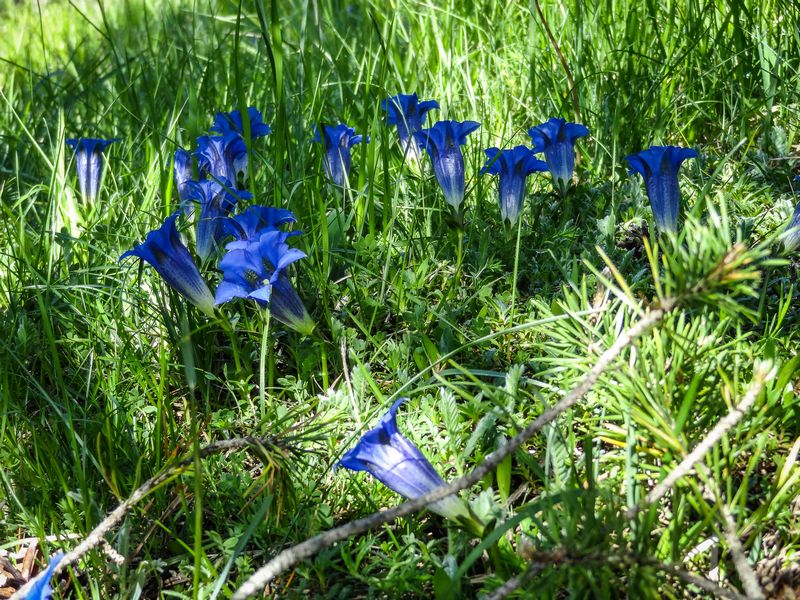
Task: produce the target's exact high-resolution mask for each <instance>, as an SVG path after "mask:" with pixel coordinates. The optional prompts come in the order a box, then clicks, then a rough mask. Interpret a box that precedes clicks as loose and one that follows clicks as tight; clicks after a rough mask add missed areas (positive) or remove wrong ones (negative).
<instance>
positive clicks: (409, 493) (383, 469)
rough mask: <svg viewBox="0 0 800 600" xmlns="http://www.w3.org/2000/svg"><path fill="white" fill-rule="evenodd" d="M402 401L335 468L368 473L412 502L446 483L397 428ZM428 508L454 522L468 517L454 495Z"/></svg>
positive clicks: (402, 399)
mask: <svg viewBox="0 0 800 600" xmlns="http://www.w3.org/2000/svg"><path fill="white" fill-rule="evenodd" d="M405 400H407V398H400V399H399V400H397V401H396V402H395V403H394V404H392V407H391V408H390V409H389V412H387V413H386V414H385V415H383V416H382V417H381V420H380V423H378V426H377V427H375V428H374V429H371V430H369V431H368V432H367V433H365V434H364V435H363V436H362V437H361V439H360V440H359V441H358V443H357V444H356V445H355V446H354V447H353V448H351V449H350V450H348V451H347V453H346V454H345V455H344V456H343V457H342V460H340V461H339V463H338V465H337V466H342V467H345V468H346V469H350V470H352V471H367V472H368V473H369V474H370V475H372V476H373V477H374V478H375V479H377V480H378V481H380V482H381V483H382V484H383V485H385V486H386V487H388V488H389V489H390V490H392V491H395V492H397V493H398V494H400V495H401V496H403V497H405V498H411V499H413V498H419V497H420V496H424V495H425V494H427V493H428V492H432V491H433V490H435V489H437V488H439V487H441V486H443V485H444V484H445V482H444V480H443V479H442V478H441V476H440V475H439V473H437V472H436V470H435V469H434V468H433V465H431V463H430V462H429V461H428V459H427V458H425V456H423V454H422V452H420V450H419V448H417V447H416V446H415V445H414V444H412V443H411V442H410V441H409V440H408V439H407V438H405V437H404V436H403V435H402V434H401V433H400V431H399V430H398V429H397V409H398V408H399V407H400V405H401V404H402V403H403V402H404V401H405ZM429 508H430V509H431V510H432V511H434V512H436V513H438V514H440V515H442V516H443V517H445V518H448V519H452V520H454V521H459V520H469V518H470V516H469V511H468V510H467V507H466V506H465V505H464V503H463V502H462V501H461V500H460V499H459V498H458V497H457V496H448V497H447V498H445V499H443V500H439V501H438V502H434V503H433V504H431V505H430V506H429Z"/></svg>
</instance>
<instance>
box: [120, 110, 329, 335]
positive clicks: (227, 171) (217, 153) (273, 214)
mask: <svg viewBox="0 0 800 600" xmlns="http://www.w3.org/2000/svg"><path fill="white" fill-rule="evenodd" d="M211 131H212V132H213V133H214V134H215V135H206V136H202V137H200V138H198V139H197V149H196V150H195V151H194V152H193V153H192V154H190V153H189V152H187V151H186V150H183V149H181V148H179V149H178V150H176V151H175V159H174V173H175V187H176V188H177V190H178V196H179V198H180V201H181V206H182V208H183V210H182V211H180V210H179V211H176V212H175V213H173V214H172V215H170V216H169V217H167V219H166V220H165V221H164V223H163V225H162V226H161V227H159V228H158V229H156V230H154V231H151V232H150V233H149V234H148V235H147V238H146V239H145V241H144V242H143V243H141V244H139V245H138V246H136V247H135V248H133V249H132V250H129V251H128V252H125V253H124V254H123V255H122V256H121V257H120V260H122V259H123V258H125V257H127V256H135V257H138V258H140V259H142V260H144V261H145V262H147V263H149V264H150V265H152V266H153V267H154V268H155V269H156V271H157V272H158V273H159V274H160V275H161V277H162V278H163V279H164V281H166V282H167V283H168V284H169V285H170V286H171V287H172V288H174V289H175V290H176V291H177V292H178V293H179V294H181V295H182V296H183V297H184V298H186V299H187V300H189V301H190V302H192V303H193V304H194V305H195V306H197V307H198V308H199V309H200V310H202V311H203V312H205V313H208V314H212V313H213V311H214V306H216V305H220V304H224V303H226V302H230V301H231V300H233V299H235V298H245V299H250V300H253V301H255V302H256V303H258V304H259V305H260V306H269V308H270V312H271V314H272V315H273V316H274V317H275V318H276V319H277V320H278V321H280V322H282V323H284V324H285V325H287V326H288V327H290V328H292V329H294V330H296V331H299V332H300V333H303V334H310V333H311V332H312V331H313V330H314V322H313V321H312V319H311V317H310V315H309V314H308V311H307V310H306V307H305V305H304V304H303V302H302V300H301V299H300V297H299V295H298V294H297V291H296V290H295V288H294V286H292V284H291V282H290V281H289V277H288V274H287V269H288V267H289V265H291V264H293V263H294V262H296V261H298V260H300V259H301V258H304V257H305V256H306V255H305V253H304V252H302V251H301V250H298V249H297V248H292V247H291V246H290V245H289V244H288V243H287V240H288V239H289V238H291V237H294V236H296V235H299V234H300V232H298V231H294V232H287V231H282V230H281V229H280V228H281V227H282V226H283V225H287V224H291V223H294V222H295V221H296V219H295V217H294V215H293V214H292V213H291V212H290V211H288V210H286V209H282V208H273V207H266V206H250V207H248V208H247V209H246V210H244V211H242V212H241V213H239V214H236V215H234V214H233V211H234V210H235V208H236V207H237V206H239V204H240V203H241V202H242V201H247V200H251V199H252V195H251V194H250V193H249V192H247V191H246V190H245V189H244V182H245V180H246V178H247V169H248V154H247V148H248V143H247V142H246V141H245V136H249V138H248V141H249V142H250V143H252V142H253V140H255V139H257V138H260V137H263V136H265V135H268V134H269V133H270V128H269V127H268V126H267V125H266V124H265V123H264V121H263V117H262V115H261V113H260V112H259V111H258V110H257V109H256V108H253V107H250V108H248V110H247V118H246V120H245V119H244V118H243V116H242V113H241V112H240V111H238V110H234V111H232V112H230V113H219V114H217V116H216V118H215V120H214V126H213V127H212V128H211ZM193 159H196V161H197V171H198V178H197V179H194V178H193V171H194V165H193V162H194V160H193ZM181 212H183V215H184V216H185V218H187V219H190V218H193V219H194V221H195V251H196V253H197V256H198V257H199V258H200V259H201V261H203V262H206V261H207V260H208V259H209V258H210V257H212V256H215V254H216V253H217V252H218V251H219V249H220V244H222V243H223V242H226V241H227V243H225V246H224V253H223V255H222V258H221V260H220V261H219V265H218V266H219V269H220V270H221V271H222V281H221V282H220V283H219V285H218V286H217V289H216V293H215V294H212V293H211V290H210V289H209V287H208V284H207V283H206V281H205V279H203V276H202V275H201V274H200V269H199V268H198V266H197V263H196V262H195V260H194V258H193V257H192V255H191V253H190V252H189V249H188V247H187V246H186V245H185V244H184V243H183V241H182V239H181V236H180V234H179V233H178V228H177V225H176V223H177V221H178V219H179V218H180V217H181Z"/></svg>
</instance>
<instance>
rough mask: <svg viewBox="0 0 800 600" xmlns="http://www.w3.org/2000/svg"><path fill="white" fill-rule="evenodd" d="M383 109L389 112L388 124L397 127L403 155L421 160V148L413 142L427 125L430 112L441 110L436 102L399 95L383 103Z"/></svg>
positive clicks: (408, 95) (411, 95)
mask: <svg viewBox="0 0 800 600" xmlns="http://www.w3.org/2000/svg"><path fill="white" fill-rule="evenodd" d="M381 107H382V108H383V110H385V111H386V112H387V117H386V123H387V124H388V125H395V126H396V127H397V137H399V138H400V147H401V148H402V149H403V154H408V156H409V157H410V158H411V159H413V160H415V161H417V160H419V146H418V145H417V144H416V143H415V142H414V140H413V137H412V136H413V134H414V133H415V132H417V131H419V130H420V129H422V126H423V125H425V118H426V116H427V114H428V111H430V110H432V109H434V108H439V103H438V102H437V101H436V100H425V101H423V102H420V101H419V98H418V97H417V94H416V93H414V94H397V95H396V96H392V97H391V98H386V99H385V100H384V101H383V102H381Z"/></svg>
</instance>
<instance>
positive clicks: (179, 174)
mask: <svg viewBox="0 0 800 600" xmlns="http://www.w3.org/2000/svg"><path fill="white" fill-rule="evenodd" d="M173 172H174V175H175V188H176V189H177V190H178V198H180V201H181V206H182V207H183V210H184V211H185V212H186V214H187V215H190V214H192V208H193V206H194V205H193V204H192V202H191V198H190V197H189V191H190V186H189V182H190V181H191V180H192V155H191V154H189V153H188V152H187V151H186V150H184V149H183V148H178V149H177V150H175V160H174V165H173Z"/></svg>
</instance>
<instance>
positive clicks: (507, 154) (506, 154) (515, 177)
mask: <svg viewBox="0 0 800 600" xmlns="http://www.w3.org/2000/svg"><path fill="white" fill-rule="evenodd" d="M484 152H486V157H487V158H486V166H485V167H483V169H481V174H483V173H491V174H492V175H499V176H500V186H499V199H500V217H501V218H502V220H503V221H506V220H507V221H508V222H509V224H510V225H514V224H515V223H516V222H517V219H518V218H519V213H520V211H521V210H522V203H523V201H524V200H525V179H527V177H528V175H530V174H531V173H535V172H536V171H547V163H545V162H544V161H542V160H539V159H538V158H536V154H535V152H534V151H533V150H531V149H530V148H527V147H525V146H517V147H515V148H512V149H511V150H502V151H501V150H499V149H498V148H487V149H486V150H485V151H484ZM498 154H499V156H498Z"/></svg>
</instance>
